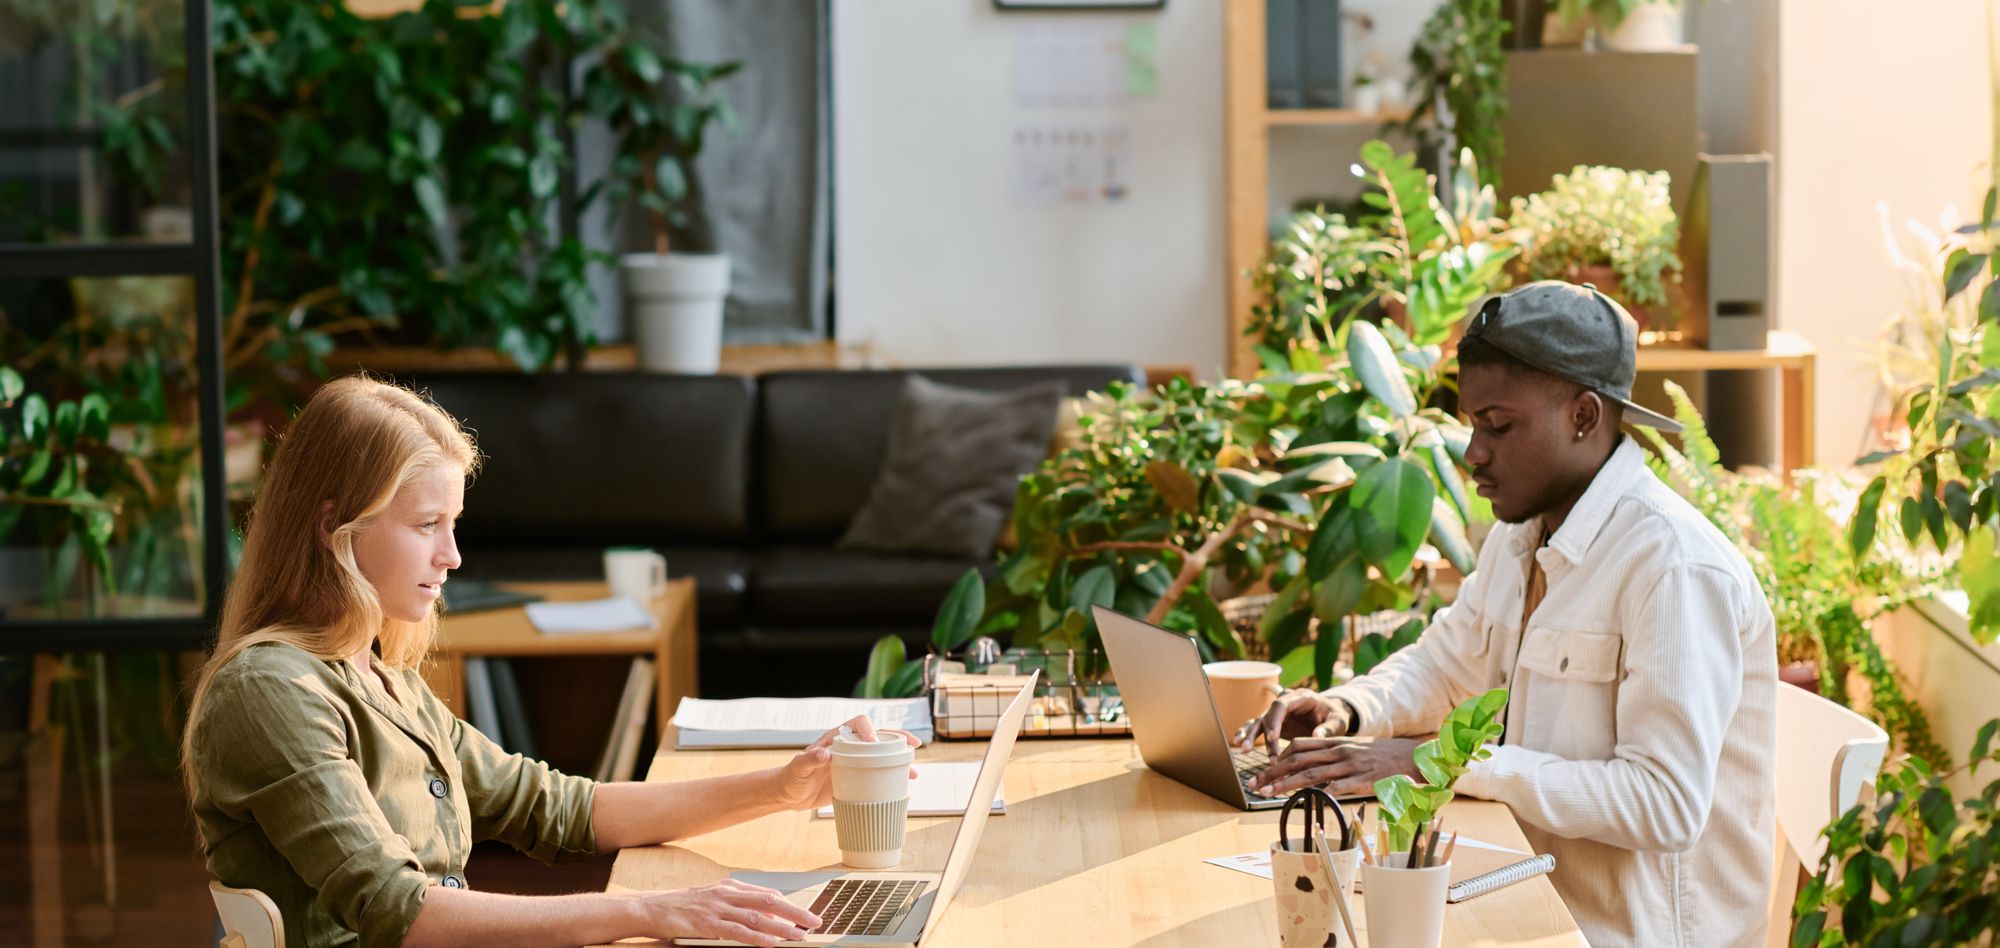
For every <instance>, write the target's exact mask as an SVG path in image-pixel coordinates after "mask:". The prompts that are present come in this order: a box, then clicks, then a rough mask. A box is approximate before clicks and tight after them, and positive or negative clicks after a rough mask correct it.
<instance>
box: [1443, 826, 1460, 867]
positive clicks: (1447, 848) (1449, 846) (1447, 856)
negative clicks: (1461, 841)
mask: <svg viewBox="0 0 2000 948" xmlns="http://www.w3.org/2000/svg"><path fill="white" fill-rule="evenodd" d="M1457 848H1458V833H1456V832H1454V833H1452V834H1451V842H1448V843H1446V844H1444V859H1443V862H1444V864H1445V865H1450V864H1451V851H1452V850H1454V849H1457Z"/></svg>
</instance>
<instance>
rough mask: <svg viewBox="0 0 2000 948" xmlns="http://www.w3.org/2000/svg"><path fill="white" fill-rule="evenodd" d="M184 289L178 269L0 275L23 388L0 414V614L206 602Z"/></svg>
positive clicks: (75, 615) (3, 327) (182, 611)
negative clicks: (151, 273) (165, 273)
mask: <svg viewBox="0 0 2000 948" xmlns="http://www.w3.org/2000/svg"><path fill="white" fill-rule="evenodd" d="M192 300H193V281H192V280H191V279H189V278H187V277H115V278H105V279H73V280H62V279H43V280H0V365H5V366H9V367H13V368H15V369H17V370H18V371H19V372H20V374H21V377H22V380H23V383H24V388H25V390H24V392H23V393H22V394H21V396H20V397H19V398H18V399H16V400H15V403H14V404H13V405H12V406H11V407H9V408H6V409H4V410H0V445H4V448H5V450H4V453H0V501H4V502H0V620H5V621H16V620H32V619H92V618H111V617H117V618H137V617H187V616H200V615H201V614H202V592H203V586H202V582H201V578H200V577H201V542H202V540H201V538H202V529H201V515H200V504H201V500H200V495H201V491H200V484H201V452H200V432H201V427H200V422H199V412H198V400H197V394H196V389H195V378H196V366H197V363H196V359H195V344H194V334H193V331H192V326H193V321H192V312H193V303H192ZM245 443H246V444H247V445H248V447H249V451H250V454H249V456H248V458H247V462H248V465H249V470H250V471H253V472H254V470H255V466H256V463H257V460H258V459H257V451H258V449H259V448H260V447H261V445H262V438H261V437H249V438H247V439H245ZM0 634H4V632H0Z"/></svg>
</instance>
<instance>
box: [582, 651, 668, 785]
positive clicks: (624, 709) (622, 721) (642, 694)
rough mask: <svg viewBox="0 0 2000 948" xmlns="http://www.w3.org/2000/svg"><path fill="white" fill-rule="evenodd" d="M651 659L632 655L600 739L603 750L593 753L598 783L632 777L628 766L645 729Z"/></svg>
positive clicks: (631, 768) (637, 755)
mask: <svg viewBox="0 0 2000 948" xmlns="http://www.w3.org/2000/svg"><path fill="white" fill-rule="evenodd" d="M653 671H654V669H653V660H652V659H650V658H643V657H641V658H634V659H633V660H632V667H631V669H630V670H629V671H628V672H627V673H626V675H625V690H624V692H623V693H622V694H620V695H619V697H618V710H617V712H616V713H614V714H613V715H612V718H611V729H610V732H609V733H608V734H606V735H605V739H604V750H603V752H601V753H599V754H598V756H597V766H596V767H594V768H592V771H593V772H592V777H593V778H594V779H596V780H597V781H598V782H599V783H604V782H608V781H612V780H630V779H632V776H633V774H632V770H633V768H634V766H635V765H636V764H637V763H638V757H639V738H640V737H641V736H643V735H644V734H645V731H646V710H647V708H648V707H650V706H651V704H652V702H651V701H650V700H649V699H650V695H651V693H652V690H653Z"/></svg>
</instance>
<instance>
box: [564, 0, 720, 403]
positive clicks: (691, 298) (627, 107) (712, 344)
mask: <svg viewBox="0 0 2000 948" xmlns="http://www.w3.org/2000/svg"><path fill="white" fill-rule="evenodd" d="M618 10H619V8H618V7H616V6H615V5H614V6H606V7H604V8H602V13H603V15H605V16H606V17H607V19H608V20H609V21H610V23H611V26H612V28H613V30H614V31H615V32H614V38H613V39H612V40H611V42H610V44H609V45H608V46H607V47H606V49H605V50H604V51H603V56H602V58H601V59H600V60H599V61H598V63H597V65H595V66H593V67H592V68H591V69H590V71H589V72H587V73H586V74H585V75H584V79H583V102H584V107H585V108H586V109H587V110H588V113H589V114H590V115H591V116H593V117H595V118H598V119H601V120H603V121H604V122H605V124H606V125H608V126H609V127H610V128H611V131H612V132H613V134H615V135H617V137H618V147H617V157H616V159H615V160H614V161H613V163H612V174H611V176H610V177H609V178H608V179H606V180H605V181H603V182H600V184H601V185H603V189H602V193H603V194H604V195H605V196H606V197H607V198H609V199H610V200H612V201H614V202H617V203H620V204H623V203H624V202H626V201H627V200H630V201H632V202H633V203H636V204H637V205H638V206H639V207H640V208H641V209H642V210H644V211H645V213H646V220H647V224H648V227H647V229H648V232H649V233H650V235H651V237H652V246H653V249H652V252H650V253H635V254H626V255H625V256H624V257H623V258H621V260H620V275H621V277H622V281H623V284H624V288H625V294H626V298H627V302H628V304H629V305H630V310H631V320H632V326H633V330H634V335H635V336H636V338H637V341H638V346H639V356H640V361H641V363H642V364H643V365H645V367H646V368H648V369H653V370H655V371H676V372H714V371H715V370H716V366H717V364H718V363H719V361H720V358H721V349H722V304H723V299H724V297H726V296H727V295H728V293H729V258H728V256H726V255H723V254H713V253H711V254H689V253H669V252H668V244H669V242H670V240H669V238H670V230H671V229H672V228H673V227H679V226H685V225H686V223H687V213H686V205H687V201H688V199H689V197H690V181H691V180H692V178H691V171H692V168H693V163H694V159H695V156H696V155H698V154H700V152H701V148H702V142H703V138H704V136H705V135H706V129H707V126H708V125H709V124H710V123H711V122H717V123H720V124H721V125H722V126H723V127H725V128H733V127H734V124H735V116H734V114H733V113H731V112H730V110H729V106H728V104H727V103H725V102H723V101H722V100H721V99H719V98H717V97H716V95H715V91H714V85H715V83H716V81H717V80H720V79H723V78H726V77H727V76H729V75H730V74H731V73H734V72H735V71H736V70H737V69H738V67H739V66H740V64H739V63H733V62H732V63H723V64H721V65H707V64H702V63H690V62H683V61H681V60H677V59H671V58H665V57H662V56H661V55H660V54H659V53H658V52H656V50H655V46H656V44H654V43H652V42H650V41H647V40H645V39H644V38H643V37H642V36H641V35H640V34H639V33H637V32H636V31H635V30H634V29H633V28H632V27H631V26H629V25H628V24H627V23H626V22H625V20H624V17H623V14H622V13H619V12H618ZM668 78H672V79H673V80H674V81H676V82H677V83H678V85H679V87H680V90H681V100H680V101H670V100H669V99H667V98H665V97H663V95H662V93H661V84H662V82H664V81H665V80H667V79H668ZM597 193H598V191H597V190H596V188H593V191H592V195H593V196H595V194H597Z"/></svg>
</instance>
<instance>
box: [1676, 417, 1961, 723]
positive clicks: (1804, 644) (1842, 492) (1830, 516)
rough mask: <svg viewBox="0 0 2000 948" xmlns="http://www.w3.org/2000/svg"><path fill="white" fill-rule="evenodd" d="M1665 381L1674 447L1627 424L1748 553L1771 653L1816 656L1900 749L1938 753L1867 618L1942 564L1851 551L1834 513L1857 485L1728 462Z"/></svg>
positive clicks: (1829, 691)
mask: <svg viewBox="0 0 2000 948" xmlns="http://www.w3.org/2000/svg"><path fill="white" fill-rule="evenodd" d="M1666 386H1667V394H1668V397H1670V398H1671V399H1672V400H1673V403H1674V415H1675V417H1676V419H1677V420H1679V421H1680V422H1681V425H1682V429H1683V430H1682V433H1681V446H1680V447H1678V448H1676V447H1675V446H1674V445H1673V444H1671V443H1669V442H1668V441H1667V440H1666V439H1665V438H1664V437H1662V436H1661V435H1660V434H1659V433H1658V432H1656V431H1653V430H1652V429H1650V428H1642V429H1639V431H1640V433H1641V434H1642V435H1643V436H1645V437H1646V438H1647V439H1648V440H1649V441H1650V442H1651V443H1652V446H1653V449H1654V451H1655V452H1656V453H1657V457H1656V458H1655V460H1654V461H1653V469H1654V471H1655V472H1656V473H1657V474H1658V475H1659V476H1660V478H1661V480H1663V481H1665V482H1666V483H1667V484H1668V485H1670V486H1672V487H1673V488H1674V489H1675V490H1676V491H1678V492H1679V493H1680V494H1681V495H1682V496H1684V497H1686V498H1687V499H1688V501H1689V502H1690V503H1693V504H1694V505H1695V507H1696V508H1697V509H1699V510H1701V511H1702V513H1703V514H1705V515H1707V517H1708V518H1709V520H1710V522H1712V523H1714V524H1715V525H1716V527H1717V528H1718V529H1720V530H1721V531H1722V533H1723V535H1724V536H1727V537H1729V539H1730V541H1731V542H1732V543H1733V544H1734V545H1735V546H1736V548H1737V550H1738V551H1739V552H1741V553H1742V554H1743V557H1744V559H1745V560H1747V561H1748V562H1749V563H1750V567H1751V570H1752V571H1753V572H1755V573H1756V574H1757V580H1758V584H1759V585H1760V586H1762V588H1763V590H1764V598H1765V601H1766V602H1768V603H1769V604H1770V607H1771V614H1772V617H1773V618H1774V619H1775V620H1776V623H1777V628H1778V638H1779V643H1778V651H1779V655H1780V657H1781V658H1783V657H1785V656H1787V655H1789V656H1794V657H1804V658H1808V659H1812V660H1815V661H1817V663H1818V665H1819V682H1820V689H1821V690H1822V691H1823V692H1824V693H1825V694H1826V696H1827V697H1829V698H1831V699H1833V700H1835V701H1839V702H1841V703H1842V704H1847V705H1851V706H1854V707H1856V708H1858V709H1860V710H1862V711H1863V712H1864V713H1866V714H1867V715H1868V716H1869V717H1870V718H1872V719H1873V720H1875V722H1876V723H1878V724H1881V725H1882V727H1883V728H1884V729H1885V730H1887V731H1888V732H1889V733H1890V734H1892V735H1894V736H1895V739H1896V742H1897V744H1898V745H1899V746H1900V747H1902V748H1903V749H1904V750H1906V751H1908V752H1910V753H1913V754H1917V755H1919V756H1922V757H1924V758H1926V759H1929V760H1935V761H1940V762H1945V761H1948V760H1949V756H1948V755H1947V754H1946V752H1945V750H1944V749H1943V748H1942V747H1940V746H1938V744H1937V742H1936V741H1935V740H1934V739H1933V737H1932V734H1931V727H1930V719H1929V717H1928V716H1927V715H1925V713H1924V711H1923V708H1922V707H1920V706H1919V705H1918V704H1917V703H1916V702H1915V701H1913V700H1911V698H1910V696H1909V693H1908V691H1907V689H1906V688H1905V687H1904V679H1903V675H1902V671H1901V669H1899V668H1898V667H1897V666H1896V664H1895V663H1894V662H1893V661H1891V660H1890V659H1889V658H1888V657H1887V656H1886V655H1884V654H1882V650H1881V648H1880V646H1878V645H1877V644H1876V642H1875V637H1874V633H1873V631H1872V623H1873V622H1874V620H1875V619H1876V618H1877V617H1879V616H1883V615H1886V614H1888V613H1890V612H1893V611H1895V610H1896V609H1899V608H1901V607H1902V606H1904V605H1906V604H1908V603H1910V602H1912V601H1914V600H1917V599H1921V598H1924V597H1926V596H1928V595H1930V594H1932V593H1934V592H1936V591H1937V590H1938V589H1939V588H1940V587H1941V586H1942V584H1943V583H1942V581H1943V578H1944V575H1943V574H1944V569H1943V567H1942V566H1938V565H1930V564H1924V563H1920V562H1913V561H1912V558H1911V557H1908V556H1903V555H1896V556H1887V555H1880V554H1878V553H1877V552H1876V551H1874V550H1870V551H1867V552H1868V555H1862V556H1857V555H1855V554H1854V552H1853V550H1852V549H1851V548H1850V546H1849V544H1848V533H1847V530H1846V528H1844V527H1843V526H1842V523H1843V522H1845V521H1847V520H1848V519H1849V518H1850V517H1851V508H1850V507H1849V505H1850V504H1853V503H1856V502H1857V498H1856V495H1857V494H1858V493H1859V491H1858V490H1856V489H1853V488H1851V487H1850V486H1849V485H1847V484H1846V483H1845V481H1844V479H1843V478H1842V477H1841V476H1840V475H1838V474H1836V473H1834V472H1826V471H1813V470H1801V471H1795V472H1793V480H1792V483H1790V484H1785V483H1782V482H1779V481H1778V480H1776V479H1775V478H1770V477H1762V476H1756V475H1751V474H1737V473H1734V472H1731V471H1729V470H1728V469H1726V468H1724V467H1723V466H1722V464H1721V461H1720V456H1719V455H1718V453H1717V451H1716V448H1715V443H1714V441H1712V440H1711V439H1710V438H1709V435H1708V428H1707V425H1706V424H1705V423H1704V422H1703V421H1702V417H1701V414H1700V413H1699V412H1698V411H1696V410H1695V408H1694V404H1693V402H1692V401H1691V400H1689V398H1688V397H1687V393H1686V391H1684V390H1683V389H1682V388H1681V387H1680V386H1678V385H1676V384H1674V383H1673V382H1671V381H1669V382H1667V383H1666ZM1878 542H1879V543H1882V544H1886V543H1887V538H1884V539H1882V540H1880V541H1878ZM1850 670H1851V671H1854V672H1858V673H1859V674H1860V676H1861V679H1862V681H1863V682H1864V683H1865V684H1866V694H1865V696H1864V695H1859V694H1853V693H1851V692H1850V689H1849V687H1848V675H1849V672H1850ZM1864 699H1865V700H1864Z"/></svg>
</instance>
